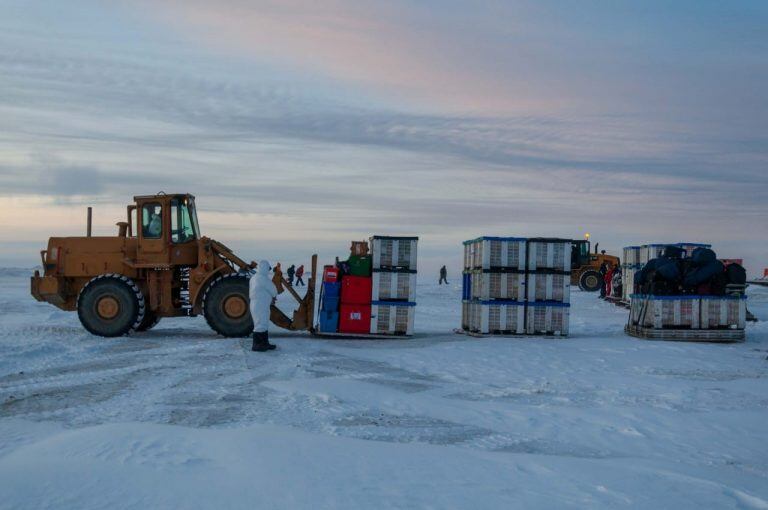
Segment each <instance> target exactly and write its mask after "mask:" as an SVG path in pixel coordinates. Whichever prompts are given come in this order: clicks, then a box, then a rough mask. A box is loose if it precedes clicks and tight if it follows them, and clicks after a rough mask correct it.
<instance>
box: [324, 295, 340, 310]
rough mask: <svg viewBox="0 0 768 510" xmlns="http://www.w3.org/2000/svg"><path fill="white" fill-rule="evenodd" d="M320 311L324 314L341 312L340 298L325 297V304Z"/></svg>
mask: <svg viewBox="0 0 768 510" xmlns="http://www.w3.org/2000/svg"><path fill="white" fill-rule="evenodd" d="M320 309H321V310H322V311H324V312H338V311H339V298H338V297H328V296H323V303H322V305H321V306H320Z"/></svg>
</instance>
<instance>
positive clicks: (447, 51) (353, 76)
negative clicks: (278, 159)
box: [141, 0, 551, 112]
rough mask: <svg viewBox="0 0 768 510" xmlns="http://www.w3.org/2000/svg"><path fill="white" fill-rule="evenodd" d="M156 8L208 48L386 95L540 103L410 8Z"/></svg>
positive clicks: (489, 105)
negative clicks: (412, 19)
mask: <svg viewBox="0 0 768 510" xmlns="http://www.w3.org/2000/svg"><path fill="white" fill-rule="evenodd" d="M141 1H143V0H141ZM145 5H146V6H147V7H149V4H145ZM151 11H152V12H153V14H154V15H159V16H160V19H161V20H162V21H163V22H165V23H168V24H170V25H172V26H173V27H174V28H175V29H176V30H178V31H179V33H181V34H184V35H186V36H188V37H191V38H193V39H194V40H196V41H199V42H202V43H203V44H205V45H207V46H209V47H214V48H217V49H219V50H221V51H226V52H236V53H237V54H241V55H247V56H253V57H256V58H260V59H266V60H269V61H276V62H280V63H282V64H288V65H290V66H292V67H296V68H299V69H303V70H309V71H311V72H316V73H320V74H322V75H326V76H329V77H331V78H333V79H340V80H344V81H348V82H352V83H355V84H359V85H361V86H364V87H366V88H367V89H368V90H374V91H376V92H379V93H383V94H385V97H387V96H389V97H394V98H396V99H400V100H406V101H408V100H410V101H414V102H416V103H417V104H423V105H429V106H439V107H441V108H449V109H453V110H462V111H494V112H500V111H522V110H526V109H530V108H531V107H533V106H534V105H533V104H531V101H530V100H529V101H528V102H527V103H525V102H524V101H523V100H522V99H521V98H522V97H523V96H522V94H515V93H514V92H515V91H513V90H510V89H511V85H510V84H509V83H504V82H503V80H501V79H499V78H498V77H497V76H494V75H493V74H492V73H476V72H472V71H469V70H468V69H469V68H470V64H471V62H466V61H465V62H462V61H457V58H456V55H455V54H451V52H452V51H453V50H455V48H454V47H453V45H452V44H451V41H450V37H451V35H452V34H442V33H437V32H436V31H431V32H428V31H426V30H423V29H419V27H418V26H416V24H413V23H411V24H409V22H408V15H407V14H408V13H404V12H399V11H398V10H397V9H396V8H395V6H394V4H387V3H386V2H381V3H378V4H377V5H373V4H371V3H368V2H360V1H347V0H330V1H325V2H321V3H317V2H311V1H308V0H281V1H269V0H265V1H244V0H224V1H218V2H215V3H214V2H206V1H204V0H167V1H165V2H162V3H152V8H151ZM549 104H550V106H551V103H549Z"/></svg>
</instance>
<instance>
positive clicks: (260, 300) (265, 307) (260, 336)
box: [248, 260, 277, 352]
mask: <svg viewBox="0 0 768 510" xmlns="http://www.w3.org/2000/svg"><path fill="white" fill-rule="evenodd" d="M270 269H271V268H270V266H269V262H267V261H266V260H262V261H260V262H259V263H258V265H257V266H256V274H254V275H252V276H251V280H250V282H249V288H248V297H249V299H250V301H251V303H250V308H251V316H252V317H253V346H252V347H251V350H252V351H256V352H265V351H271V350H273V349H276V348H277V346H276V345H274V344H271V343H269V308H270V306H272V303H274V302H275V299H276V298H277V287H275V284H274V283H272V279H271V278H270V277H269V270H270Z"/></svg>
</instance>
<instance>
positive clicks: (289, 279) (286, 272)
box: [285, 264, 296, 287]
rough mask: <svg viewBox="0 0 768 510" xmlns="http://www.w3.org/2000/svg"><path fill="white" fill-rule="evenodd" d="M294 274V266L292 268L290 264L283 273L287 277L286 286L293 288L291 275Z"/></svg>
mask: <svg viewBox="0 0 768 510" xmlns="http://www.w3.org/2000/svg"><path fill="white" fill-rule="evenodd" d="M295 273H296V266H294V265H293V264H291V267H289V268H288V269H287V270H286V271H285V274H287V275H288V285H290V286H291V287H293V275H294V274H295Z"/></svg>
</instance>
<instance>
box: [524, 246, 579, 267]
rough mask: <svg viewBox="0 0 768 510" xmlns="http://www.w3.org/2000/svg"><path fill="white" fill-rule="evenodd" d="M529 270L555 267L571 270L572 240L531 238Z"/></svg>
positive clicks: (528, 257)
mask: <svg viewBox="0 0 768 510" xmlns="http://www.w3.org/2000/svg"><path fill="white" fill-rule="evenodd" d="M527 259H528V263H527V267H528V270H529V271H537V270H540V269H553V270H556V271H565V272H568V273H570V271H571V241H570V240H569V239H529V240H528V255H527Z"/></svg>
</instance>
